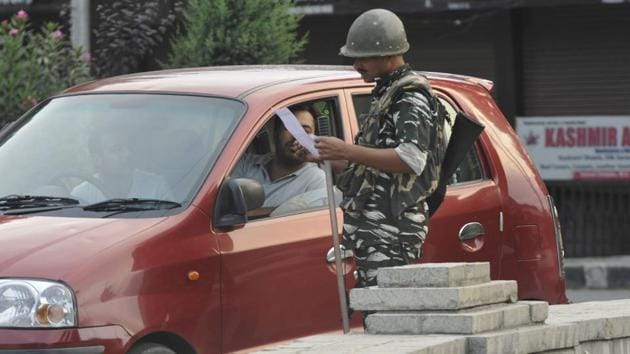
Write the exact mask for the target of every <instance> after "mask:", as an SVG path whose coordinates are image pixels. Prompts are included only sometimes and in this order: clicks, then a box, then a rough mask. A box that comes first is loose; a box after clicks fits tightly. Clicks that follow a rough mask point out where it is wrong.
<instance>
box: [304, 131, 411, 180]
mask: <svg viewBox="0 0 630 354" xmlns="http://www.w3.org/2000/svg"><path fill="white" fill-rule="evenodd" d="M315 141H316V143H315V147H316V148H317V149H318V150H319V155H320V158H321V159H322V160H346V161H349V162H355V163H358V164H361V165H366V166H370V167H374V168H376V169H378V170H380V171H383V172H392V173H413V170H412V169H411V168H410V167H409V165H407V164H406V163H405V162H403V160H401V159H400V157H399V156H398V154H397V153H396V151H395V149H393V148H387V149H379V148H370V147H366V146H362V145H353V144H347V143H346V142H344V141H343V140H341V139H338V138H334V137H317V138H316V140H315Z"/></svg>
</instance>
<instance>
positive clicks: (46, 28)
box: [0, 11, 91, 127]
mask: <svg viewBox="0 0 630 354" xmlns="http://www.w3.org/2000/svg"><path fill="white" fill-rule="evenodd" d="M89 71H90V55H89V53H86V52H85V51H84V50H83V48H81V47H79V48H73V47H72V44H71V43H70V41H69V40H68V37H67V35H66V34H65V33H64V32H62V30H61V28H60V27H59V25H58V24H56V23H53V22H49V23H45V24H44V25H43V26H42V27H41V29H40V30H39V31H34V30H32V29H31V28H30V24H29V21H28V14H27V13H26V12H25V11H20V12H18V13H17V14H16V15H15V16H13V17H12V18H11V19H10V20H5V21H2V23H0V127H2V125H3V124H4V123H6V122H9V121H11V120H14V119H17V118H18V117H19V116H20V115H21V114H22V113H24V112H26V111H27V110H29V109H30V108H31V107H33V106H34V105H36V104H37V103H38V102H39V101H41V100H42V99H44V98H46V97H48V96H50V95H53V94H55V93H57V92H59V91H61V90H63V89H65V88H67V87H69V86H73V85H76V84H78V83H80V82H83V81H87V80H90V79H91V76H90V73H89Z"/></svg>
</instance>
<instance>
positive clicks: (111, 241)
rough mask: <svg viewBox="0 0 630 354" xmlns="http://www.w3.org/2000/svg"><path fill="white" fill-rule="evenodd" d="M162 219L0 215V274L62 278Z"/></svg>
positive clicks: (5, 275)
mask: <svg viewBox="0 0 630 354" xmlns="http://www.w3.org/2000/svg"><path fill="white" fill-rule="evenodd" d="M165 219H166V218H151V219H93V218H66V217H45V216H27V217H24V216H0V277H28V278H45V279H52V280H57V279H62V278H63V275H64V274H65V273H67V272H69V271H72V270H73V269H78V268H79V267H81V265H82V264H83V263H84V262H86V261H88V260H90V259H92V258H94V257H97V256H98V254H99V253H100V252H103V251H104V250H106V249H108V248H110V247H112V246H114V245H115V244H117V243H120V242H122V241H124V240H127V239H129V238H130V237H131V236H133V235H135V234H137V233H139V232H141V231H143V230H146V229H148V228H151V227H153V226H155V225H157V224H158V223H160V222H161V221H163V220H165Z"/></svg>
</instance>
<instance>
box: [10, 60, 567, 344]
mask: <svg viewBox="0 0 630 354" xmlns="http://www.w3.org/2000/svg"><path fill="white" fill-rule="evenodd" d="M427 75H428V77H429V79H430V81H431V83H432V85H433V86H434V88H435V91H436V92H437V94H438V95H439V98H440V100H441V101H442V103H443V104H444V105H445V106H446V108H447V110H448V111H449V114H450V115H451V117H454V115H455V113H456V112H457V111H458V110H462V111H464V112H466V113H467V114H468V115H469V116H471V117H473V118H474V119H475V120H477V121H478V122H480V123H482V124H483V125H485V127H486V128H485V130H484V132H483V133H482V134H481V136H480V137H479V139H477V141H476V142H475V147H474V149H472V150H471V151H470V152H469V153H468V155H467V156H466V158H465V159H464V160H463V162H462V163H461V164H460V166H459V168H458V169H457V171H456V172H455V174H454V175H453V176H452V178H451V183H450V185H449V187H448V190H447V193H446V198H445V200H444V202H443V204H442V206H441V207H440V209H439V210H438V211H437V213H436V214H435V215H434V216H433V218H432V219H431V223H430V233H429V236H428V240H427V242H426V244H425V248H424V255H423V258H422V262H446V261H448V262H451V261H489V262H490V263H491V273H492V278H493V279H515V280H517V281H518V291H519V297H520V298H521V299H542V300H546V301H548V302H550V303H565V302H566V301H567V299H566V297H565V281H564V276H563V266H562V257H563V256H562V239H561V234H560V229H559V224H558V221H557V217H556V212H555V208H554V205H553V202H552V200H551V198H550V197H549V195H548V192H547V189H546V188H545V185H544V184H543V182H542V180H541V178H540V176H539V174H538V172H537V171H536V169H535V168H534V165H533V164H532V162H531V161H530V159H529V157H528V155H527V153H526V151H525V149H524V148H523V146H522V145H521V143H520V142H519V139H518V138H517V136H516V135H515V133H514V131H513V130H512V128H511V127H510V125H509V124H508V122H507V121H506V119H505V118H504V116H503V115H502V113H501V112H500V110H499V108H498V107H497V105H496V104H495V102H494V100H493V99H492V96H491V94H490V91H491V88H492V83H491V82H489V81H486V80H481V79H477V78H472V77H465V76H455V75H447V74H434V73H428V74H427ZM371 89H372V86H371V85H370V84H366V83H364V82H363V81H362V80H361V78H360V76H359V75H358V74H357V73H356V72H354V71H353V70H352V69H351V68H350V67H347V68H346V67H325V66H268V67H217V68H202V69H188V70H174V71H160V72H153V73H142V74H137V75H130V76H122V77H116V78H110V79H104V80H99V81H95V82H90V83H86V84H83V85H79V86H77V87H74V88H71V89H69V90H67V91H66V92H65V93H63V94H61V95H59V96H56V97H53V98H51V99H49V100H47V101H45V102H43V103H42V104H40V105H39V106H37V107H36V108H34V109H33V110H31V111H30V112H28V113H27V114H25V115H24V116H23V117H21V118H20V119H19V120H18V121H16V122H15V123H14V124H12V126H10V127H8V128H6V127H5V129H4V131H3V132H1V133H0V171H2V172H1V173H0V353H5V352H13V351H15V350H20V349H22V350H27V349H28V350H37V352H41V353H47V352H48V351H49V352H50V353H56V354H58V353H134V354H137V353H172V352H176V353H224V352H233V351H246V350H252V349H254V348H259V347H260V346H264V345H269V344H270V343H274V342H278V341H282V340H286V339H290V338H295V337H299V336H305V335H309V334H314V333H322V332H328V331H335V330H338V329H339V328H340V327H341V323H340V316H339V313H338V311H339V304H338V293H337V289H336V278H335V268H334V265H333V264H334V260H332V259H331V258H330V256H328V257H327V254H328V253H329V250H330V249H331V246H332V239H331V229H330V218H329V211H328V208H327V202H326V198H325V194H324V197H323V198H322V194H318V193H319V191H318V190H316V191H314V192H312V193H311V192H308V193H304V195H297V196H296V197H294V198H292V199H289V200H288V201H287V202H285V203H283V204H281V205H280V206H278V207H277V208H275V209H273V210H268V211H267V212H266V213H255V212H253V211H255V210H253V209H256V210H258V209H259V207H260V206H261V202H262V199H264V195H262V194H261V186H260V184H258V183H257V182H254V181H252V180H247V179H237V178H232V177H233V176H232V174H233V171H234V169H235V168H236V166H237V165H238V163H239V160H240V159H241V158H242V157H243V156H245V155H248V154H267V153H273V151H274V144H273V138H272V135H273V134H272V130H273V127H272V125H273V119H271V118H272V117H273V116H274V112H275V111H276V110H278V109H280V108H283V107H291V106H295V105H296V104H304V103H308V104H309V105H311V106H312V107H315V108H317V110H318V112H321V114H324V115H325V116H326V117H328V119H329V120H330V122H331V127H330V128H331V130H332V133H333V134H334V135H336V136H338V137H340V138H341V139H344V140H345V141H348V142H351V141H352V138H353V136H354V135H355V134H356V132H357V129H358V124H357V119H356V117H357V116H358V115H359V114H360V113H362V112H364V111H366V110H367V107H368V105H369V95H370V91H371ZM448 124H450V123H448V122H447V125H448ZM446 130H447V131H448V130H449V126H447V127H446ZM338 217H339V218H340V219H341V218H342V213H341V211H340V210H338ZM340 221H341V220H340ZM343 264H344V269H343V271H344V274H345V281H346V286H347V287H348V288H351V287H352V286H353V285H354V281H355V278H354V269H353V267H354V263H353V261H352V258H351V257H347V258H345V259H344V263H343ZM355 317H358V316H355ZM355 320H356V319H355ZM29 352H30V351H29Z"/></svg>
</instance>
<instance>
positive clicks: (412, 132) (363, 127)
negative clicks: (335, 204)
mask: <svg viewBox="0 0 630 354" xmlns="http://www.w3.org/2000/svg"><path fill="white" fill-rule="evenodd" d="M372 96H373V99H372V104H371V107H370V111H369V113H368V114H367V116H365V117H362V118H361V119H360V122H359V124H360V132H359V134H358V136H357V141H356V143H357V144H360V145H363V146H368V147H375V148H395V147H397V146H398V145H399V144H402V143H407V142H411V143H413V144H415V145H416V146H417V147H418V148H419V149H420V151H421V152H427V161H426V165H425V167H424V170H423V172H422V173H421V174H420V175H419V176H418V175H415V174H413V173H386V172H381V171H379V170H377V169H375V168H372V167H368V166H365V165H360V164H354V163H353V164H351V165H350V166H348V168H347V169H346V170H345V171H344V172H343V173H342V174H341V176H340V178H339V183H338V186H339V188H340V189H341V190H342V191H343V193H344V200H343V202H342V204H341V206H342V208H343V209H344V210H346V211H361V210H366V208H367V209H371V210H378V211H380V212H383V213H385V214H386V215H391V216H394V217H399V216H400V215H401V214H402V213H403V212H404V211H405V210H406V209H409V208H411V207H417V206H419V205H420V204H421V203H423V202H424V200H425V199H426V198H427V197H428V196H429V195H430V194H431V193H432V192H433V191H434V190H435V188H436V187H437V184H438V180H439V175H440V164H441V161H442V158H443V156H444V152H445V149H446V147H445V144H444V141H443V140H442V139H440V137H443V132H442V129H443V123H444V122H439V119H440V118H439V116H440V115H439V114H438V109H443V107H440V106H441V104H440V103H439V101H438V100H437V98H436V97H435V96H434V95H433V92H432V90H431V87H430V86H429V83H428V81H427V79H426V78H425V77H423V76H421V75H418V74H416V73H414V72H413V71H412V70H411V69H410V68H409V66H408V65H405V66H403V67H402V68H400V69H398V70H396V71H394V72H393V73H391V74H390V75H389V76H388V77H386V78H383V79H381V80H380V81H379V82H378V84H377V86H376V87H375V88H374V91H373V92H372Z"/></svg>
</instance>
